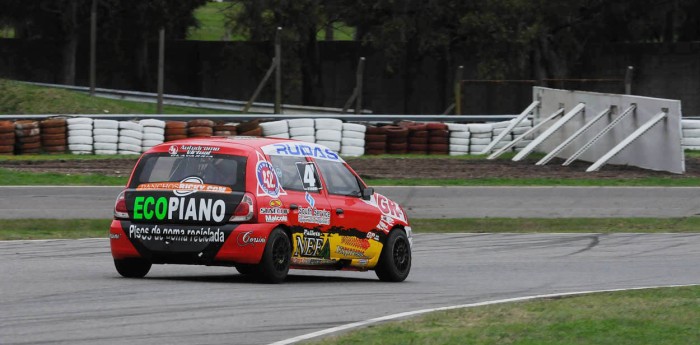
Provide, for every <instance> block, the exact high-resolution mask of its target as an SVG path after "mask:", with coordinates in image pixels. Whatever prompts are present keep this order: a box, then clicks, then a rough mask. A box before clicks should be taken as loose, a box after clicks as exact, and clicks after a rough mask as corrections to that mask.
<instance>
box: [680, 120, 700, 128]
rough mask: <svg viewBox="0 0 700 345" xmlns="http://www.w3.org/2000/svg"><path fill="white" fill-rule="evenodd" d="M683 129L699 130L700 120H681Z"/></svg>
mask: <svg viewBox="0 0 700 345" xmlns="http://www.w3.org/2000/svg"><path fill="white" fill-rule="evenodd" d="M681 128H683V129H700V120H681Z"/></svg>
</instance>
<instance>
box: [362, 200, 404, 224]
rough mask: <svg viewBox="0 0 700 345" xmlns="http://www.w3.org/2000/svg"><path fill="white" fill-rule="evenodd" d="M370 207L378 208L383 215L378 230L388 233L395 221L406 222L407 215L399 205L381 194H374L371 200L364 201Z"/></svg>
mask: <svg viewBox="0 0 700 345" xmlns="http://www.w3.org/2000/svg"><path fill="white" fill-rule="evenodd" d="M362 201H363V202H365V203H366V204H368V205H371V206H373V207H376V208H377V209H379V211H380V212H381V213H382V216H381V217H380V219H379V223H378V224H377V226H376V228H377V229H379V230H382V231H384V232H388V231H389V230H390V229H391V228H392V227H393V226H394V223H395V221H397V220H400V221H403V222H406V215H405V214H404V213H403V210H401V207H400V206H399V204H397V203H395V202H393V201H391V200H389V198H387V197H385V196H384V195H381V194H379V193H374V194H373V195H372V198H371V199H370V200H362Z"/></svg>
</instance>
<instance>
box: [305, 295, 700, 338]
mask: <svg viewBox="0 0 700 345" xmlns="http://www.w3.org/2000/svg"><path fill="white" fill-rule="evenodd" d="M699 324H700V287H697V286H694V287H678V288H665V289H648V290H635V291H623V292H609V293H596V294H591V295H585V296H577V297H567V298H560V299H553V300H535V301H527V302H520V303H508V304H498V305H491V306H484V307H478V308H467V309H455V310H450V311H441V312H435V313H430V314H427V315H424V316H422V317H418V318H414V319H410V320H406V321H401V322H394V323H388V324H383V325H378V326H372V327H369V328H367V329H363V330H357V331H353V332H350V333H348V334H345V335H341V336H339V337H332V338H327V339H323V340H321V341H318V342H314V344H327V345H331V344H367V345H373V344H382V345H383V344H402V345H403V344H441V345H451V344H455V345H457V344H459V345H461V344H470V345H486V344H489V345H490V344H499V345H500V344H507V345H559V344H561V345H583V344H586V345H587V344H596V345H646V344H649V345H680V344H687V345H692V344H697V343H698V342H699V341H700V327H698V325H699Z"/></svg>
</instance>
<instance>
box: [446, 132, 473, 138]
mask: <svg viewBox="0 0 700 345" xmlns="http://www.w3.org/2000/svg"><path fill="white" fill-rule="evenodd" d="M471 137H472V134H471V133H469V132H450V138H460V139H469V138H471Z"/></svg>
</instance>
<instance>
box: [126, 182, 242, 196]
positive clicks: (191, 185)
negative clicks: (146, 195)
mask: <svg viewBox="0 0 700 345" xmlns="http://www.w3.org/2000/svg"><path fill="white" fill-rule="evenodd" d="M191 181H192V180H190V178H186V179H184V180H183V181H182V182H149V183H142V184H140V185H139V186H138V187H136V189H137V190H164V189H166V190H172V191H173V193H174V194H175V195H177V196H187V195H190V194H192V193H195V192H207V193H231V188H229V187H225V186H218V185H213V184H204V183H199V182H191ZM199 181H201V179H199Z"/></svg>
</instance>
